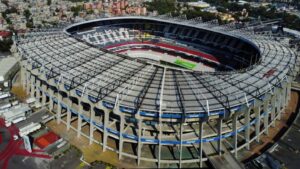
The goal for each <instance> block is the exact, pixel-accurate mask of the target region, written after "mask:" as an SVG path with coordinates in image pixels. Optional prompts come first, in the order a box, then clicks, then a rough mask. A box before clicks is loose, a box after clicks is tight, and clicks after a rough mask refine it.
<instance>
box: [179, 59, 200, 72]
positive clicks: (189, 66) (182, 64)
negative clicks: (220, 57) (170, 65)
mask: <svg viewBox="0 0 300 169" xmlns="http://www.w3.org/2000/svg"><path fill="white" fill-rule="evenodd" d="M174 64H176V65H178V66H180V67H184V68H186V69H190V70H192V69H194V68H195V67H196V64H195V63H192V62H188V61H185V60H181V59H177V60H176V61H175V62H174Z"/></svg>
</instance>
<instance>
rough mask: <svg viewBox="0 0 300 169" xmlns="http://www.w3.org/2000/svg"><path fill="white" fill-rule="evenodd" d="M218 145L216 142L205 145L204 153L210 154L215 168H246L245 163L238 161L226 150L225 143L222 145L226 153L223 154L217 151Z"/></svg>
mask: <svg viewBox="0 0 300 169" xmlns="http://www.w3.org/2000/svg"><path fill="white" fill-rule="evenodd" d="M216 147H217V145H216V144H211V143H209V144H205V145H204V146H203V150H204V153H205V154H207V155H210V156H208V160H209V161H210V163H211V164H212V165H213V167H214V168H215V169H244V167H243V165H242V164H241V163H240V162H239V161H237V160H236V158H234V156H233V155H232V154H231V153H230V152H229V151H228V150H226V148H225V146H224V145H222V147H223V149H222V150H223V152H224V154H222V155H221V156H220V155H219V154H218V152H217V151H216V150H217V149H216ZM212 154H214V155H212Z"/></svg>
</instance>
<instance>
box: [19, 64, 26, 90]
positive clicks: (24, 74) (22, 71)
mask: <svg viewBox="0 0 300 169" xmlns="http://www.w3.org/2000/svg"><path fill="white" fill-rule="evenodd" d="M20 67H21V72H20V74H21V83H22V87H23V89H26V84H27V83H26V81H27V73H26V69H25V67H24V64H23V62H21V66H20Z"/></svg>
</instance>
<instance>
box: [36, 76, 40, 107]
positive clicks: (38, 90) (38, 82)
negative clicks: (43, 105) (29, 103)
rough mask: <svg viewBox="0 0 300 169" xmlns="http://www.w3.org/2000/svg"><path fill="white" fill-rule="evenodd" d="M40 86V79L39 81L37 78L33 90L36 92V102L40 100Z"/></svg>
mask: <svg viewBox="0 0 300 169" xmlns="http://www.w3.org/2000/svg"><path fill="white" fill-rule="evenodd" d="M40 87H41V81H40V80H37V84H36V88H35V92H36V98H37V101H38V102H40V99H41V91H40V89H39V88H40Z"/></svg>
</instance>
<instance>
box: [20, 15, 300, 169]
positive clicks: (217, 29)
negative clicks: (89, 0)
mask: <svg viewBox="0 0 300 169" xmlns="http://www.w3.org/2000/svg"><path fill="white" fill-rule="evenodd" d="M258 26H260V25H258ZM258 26H257V25H247V26H241V27H238V26H236V25H232V24H228V25H218V24H217V23H215V21H210V22H202V21H201V20H200V19H199V18H195V19H191V20H186V19H182V18H181V17H177V18H176V17H174V18H170V17H166V16H160V17H155V18H154V17H139V16H126V17H113V18H101V19H96V20H91V21H85V22H81V23H75V24H72V25H68V26H65V27H63V28H57V29H54V28H53V29H43V30H42V29H40V30H37V31H32V32H29V33H27V34H26V35H24V36H23V37H22V36H19V37H18V39H17V43H16V49H17V52H18V54H19V56H20V58H21V60H22V61H21V63H22V68H21V73H22V81H23V84H24V86H25V87H26V90H27V93H29V94H30V95H31V97H36V98H37V99H38V100H39V101H40V102H41V103H42V104H43V105H46V106H47V107H48V108H49V110H50V111H52V112H54V113H55V114H56V120H57V123H64V124H65V125H66V128H67V130H70V129H71V130H75V131H76V132H77V135H78V137H86V138H88V139H89V141H90V143H93V142H95V143H97V144H99V146H100V145H101V146H102V147H103V151H106V150H111V151H115V152H116V153H118V158H119V159H128V160H129V161H130V160H132V161H135V162H136V163H137V165H139V166H141V165H143V164H145V163H153V164H155V165H157V166H158V167H166V166H170V165H174V164H176V165H178V166H179V167H186V166H192V165H196V166H198V167H199V166H200V167H202V166H203V163H204V162H205V161H207V160H208V159H210V158H211V157H214V156H215V155H216V154H217V156H219V155H221V156H225V155H227V156H228V154H230V155H232V156H233V157H237V156H238V155H239V152H240V151H241V150H243V149H250V146H251V144H253V143H255V142H259V141H260V137H262V136H263V135H267V134H268V130H269V128H270V127H274V126H275V125H276V121H277V120H279V119H280V118H281V115H282V113H283V111H284V108H285V106H286V105H287V103H288V102H289V100H290V95H291V83H292V81H293V78H294V77H295V75H296V74H297V73H298V71H299V59H298V57H297V54H296V53H295V50H294V49H292V48H290V47H289V44H288V40H287V39H286V38H279V37H276V36H274V35H270V34H262V33H257V32H255V31H254V30H255V28H257V27H258ZM84 127H86V128H88V131H89V132H83V130H82V129H83V128H84ZM95 133H100V135H101V137H100V139H99V138H97V139H96V138H95ZM228 152H231V153H228ZM212 159H213V158H212Z"/></svg>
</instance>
